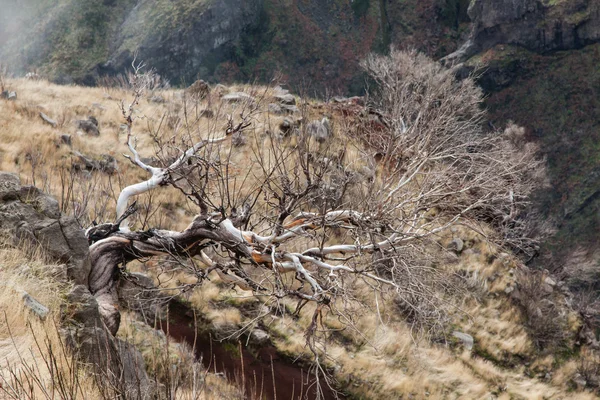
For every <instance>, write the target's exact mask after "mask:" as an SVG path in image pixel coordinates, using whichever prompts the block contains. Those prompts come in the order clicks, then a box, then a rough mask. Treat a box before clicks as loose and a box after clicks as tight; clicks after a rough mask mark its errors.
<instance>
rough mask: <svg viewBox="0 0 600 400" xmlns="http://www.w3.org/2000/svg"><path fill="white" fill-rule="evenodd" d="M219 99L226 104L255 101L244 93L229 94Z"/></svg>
mask: <svg viewBox="0 0 600 400" xmlns="http://www.w3.org/2000/svg"><path fill="white" fill-rule="evenodd" d="M221 99H222V100H223V101H226V102H228V103H253V102H254V101H255V99H254V97H252V96H250V95H249V94H247V93H244V92H234V93H229V94H226V95H225V96H223V97H221Z"/></svg>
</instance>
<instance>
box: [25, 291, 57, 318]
mask: <svg viewBox="0 0 600 400" xmlns="http://www.w3.org/2000/svg"><path fill="white" fill-rule="evenodd" d="M21 297H22V299H23V303H24V304H25V306H26V307H27V308H28V309H29V311H31V312H32V313H34V314H35V315H37V316H38V317H39V318H40V319H41V320H44V319H46V316H47V315H48V314H49V313H50V310H49V309H48V307H46V306H45V305H43V304H42V303H40V302H39V301H37V300H36V299H34V298H33V297H31V295H30V294H29V293H27V292H23V294H22V296H21Z"/></svg>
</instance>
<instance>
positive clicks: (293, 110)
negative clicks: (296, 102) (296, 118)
mask: <svg viewBox="0 0 600 400" xmlns="http://www.w3.org/2000/svg"><path fill="white" fill-rule="evenodd" d="M279 107H281V113H282V114H297V113H299V112H300V110H299V109H298V107H296V106H291V105H288V104H280V105H279Z"/></svg>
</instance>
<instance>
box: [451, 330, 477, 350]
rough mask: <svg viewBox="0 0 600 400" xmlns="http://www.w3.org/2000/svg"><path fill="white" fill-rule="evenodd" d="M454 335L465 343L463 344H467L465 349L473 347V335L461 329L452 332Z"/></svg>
mask: <svg viewBox="0 0 600 400" xmlns="http://www.w3.org/2000/svg"><path fill="white" fill-rule="evenodd" d="M452 336H454V337H455V338H457V339H458V340H460V341H461V342H462V343H463V345H464V346H465V349H467V350H472V349H473V344H474V343H475V340H474V339H473V336H471V335H469V334H466V333H463V332H459V331H454V332H452Z"/></svg>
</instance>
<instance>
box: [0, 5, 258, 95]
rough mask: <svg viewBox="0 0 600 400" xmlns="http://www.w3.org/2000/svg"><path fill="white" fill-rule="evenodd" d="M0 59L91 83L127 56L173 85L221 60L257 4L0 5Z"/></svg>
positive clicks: (21, 68) (120, 66) (125, 62)
mask: <svg viewBox="0 0 600 400" xmlns="http://www.w3.org/2000/svg"><path fill="white" fill-rule="evenodd" d="M5 2H6V3H7V4H6V7H7V8H6V10H7V12H6V14H5V16H4V18H3V21H2V25H1V26H0V58H2V59H4V60H5V63H7V64H8V65H9V66H10V67H11V69H12V70H13V71H15V72H18V73H19V72H20V73H24V72H28V71H32V70H37V69H39V70H40V72H42V73H44V75H46V76H49V77H52V78H53V79H54V80H56V81H59V82H73V81H75V82H77V83H83V84H89V85H93V84H95V83H97V79H98V77H99V76H102V75H108V74H116V73H121V72H124V71H125V70H127V69H128V68H130V66H131V62H132V60H133V58H134V55H137V60H138V62H139V61H140V60H142V61H144V62H145V63H146V65H148V66H149V67H152V68H155V69H157V70H158V71H159V72H160V74H161V75H162V76H163V77H165V78H167V79H169V80H171V82H172V83H174V84H180V83H182V82H192V81H193V80H195V78H196V77H197V76H199V75H200V76H205V75H207V73H208V69H211V68H212V69H214V67H215V65H217V64H218V63H219V62H221V61H223V60H225V59H226V58H227V57H228V56H229V54H230V52H231V51H230V49H231V46H232V43H233V42H235V41H236V40H237V39H238V38H239V36H240V34H241V32H243V31H244V29H246V28H247V27H249V26H251V25H252V24H254V23H256V21H257V18H258V16H259V13H260V10H261V4H262V0H219V1H209V0H183V1H175V2H173V1H169V0H143V1H132V0H112V1H103V2H97V1H92V0H84V1H72V0H50V1H47V2H42V3H39V2H38V3H36V2H34V1H31V2H26V4H25V7H20V6H19V5H18V3H17V2H15V1H14V0H5Z"/></svg>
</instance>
